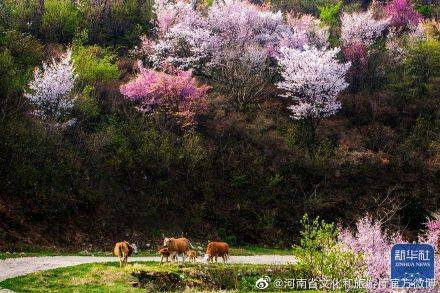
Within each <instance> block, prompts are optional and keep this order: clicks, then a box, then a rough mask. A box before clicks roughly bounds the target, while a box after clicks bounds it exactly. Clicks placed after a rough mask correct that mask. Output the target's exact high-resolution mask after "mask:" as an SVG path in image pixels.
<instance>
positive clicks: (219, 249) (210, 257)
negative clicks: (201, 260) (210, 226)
mask: <svg viewBox="0 0 440 293" xmlns="http://www.w3.org/2000/svg"><path fill="white" fill-rule="evenodd" d="M219 256H221V257H222V258H223V262H224V263H226V262H227V260H228V258H229V245H228V244H227V243H226V242H209V243H208V247H207V248H206V258H207V259H206V260H207V261H208V262H211V261H212V262H213V261H214V259H215V262H217V257H219Z"/></svg>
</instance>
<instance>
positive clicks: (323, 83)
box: [277, 46, 350, 153]
mask: <svg viewBox="0 0 440 293" xmlns="http://www.w3.org/2000/svg"><path fill="white" fill-rule="evenodd" d="M280 52H281V55H280V57H278V64H279V66H280V68H281V76H282V78H283V81H281V82H279V83H277V87H278V88H279V89H281V90H284V91H285V94H284V95H283V96H284V97H288V98H291V99H292V101H293V104H292V105H291V106H289V107H288V109H289V110H290V111H291V113H292V115H291V117H292V118H293V119H296V120H304V121H305V122H306V125H307V127H308V128H309V130H310V132H309V135H310V137H309V139H308V146H309V151H310V153H313V150H314V145H315V128H316V126H317V124H318V123H319V121H320V120H321V119H322V118H326V117H329V116H332V115H334V114H336V113H337V112H338V111H339V109H340V108H341V103H340V102H339V101H338V99H337V98H338V95H339V93H340V92H341V91H342V90H344V89H345V88H346V87H347V86H348V83H347V82H346V81H345V74H346V72H347V70H348V68H349V67H350V63H340V62H339V61H338V60H337V58H336V55H337V54H338V52H339V48H334V49H328V50H326V49H317V48H315V47H309V46H304V48H303V49H302V50H300V49H295V48H288V47H282V48H281V49H280Z"/></svg>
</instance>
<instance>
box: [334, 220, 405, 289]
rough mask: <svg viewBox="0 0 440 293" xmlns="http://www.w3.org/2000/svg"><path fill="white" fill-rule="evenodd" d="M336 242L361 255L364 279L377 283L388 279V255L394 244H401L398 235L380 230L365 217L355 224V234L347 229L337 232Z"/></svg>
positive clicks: (378, 223)
mask: <svg viewBox="0 0 440 293" xmlns="http://www.w3.org/2000/svg"><path fill="white" fill-rule="evenodd" d="M338 241H339V242H341V243H343V244H344V245H346V246H347V248H349V249H351V250H352V251H354V252H355V253H357V254H361V255H362V258H363V264H364V265H365V274H366V276H360V277H366V278H368V279H369V280H371V281H374V282H379V281H382V280H387V279H390V277H391V276H390V253H391V248H392V246H393V245H394V244H396V243H402V242H403V240H402V237H401V235H400V234H391V233H388V232H387V231H384V230H382V225H381V223H380V222H378V221H374V220H373V219H372V218H371V216H369V215H366V216H365V217H363V218H361V219H360V220H358V221H357V222H356V232H354V233H352V232H351V231H350V230H348V229H341V228H340V231H339V236H338ZM369 291H370V292H379V293H380V292H391V290H390V289H389V288H370V290H369Z"/></svg>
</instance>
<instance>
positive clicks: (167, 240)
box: [163, 237, 172, 247]
mask: <svg viewBox="0 0 440 293" xmlns="http://www.w3.org/2000/svg"><path fill="white" fill-rule="evenodd" d="M171 239H172V238H168V237H165V238H164V239H163V246H164V247H168V245H169V244H170V242H171Z"/></svg>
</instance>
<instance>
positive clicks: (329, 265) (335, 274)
mask: <svg viewBox="0 0 440 293" xmlns="http://www.w3.org/2000/svg"><path fill="white" fill-rule="evenodd" d="M301 225H302V230H301V240H300V244H299V245H297V246H294V247H293V249H294V254H295V256H296V257H297V258H298V260H299V266H300V267H301V270H304V272H307V273H308V277H309V278H316V279H320V280H322V279H327V280H335V279H337V280H342V279H351V278H355V277H356V276H358V274H359V272H360V269H361V268H359V267H358V265H359V260H360V259H359V256H357V255H355V254H354V253H353V252H352V251H349V250H345V249H344V247H342V246H341V245H340V244H338V243H337V237H338V230H337V229H336V227H335V226H334V224H331V223H326V222H325V221H323V220H320V219H319V217H317V218H315V219H314V220H313V221H310V220H309V218H308V215H307V214H305V215H304V216H303V218H302V220H301Z"/></svg>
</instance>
